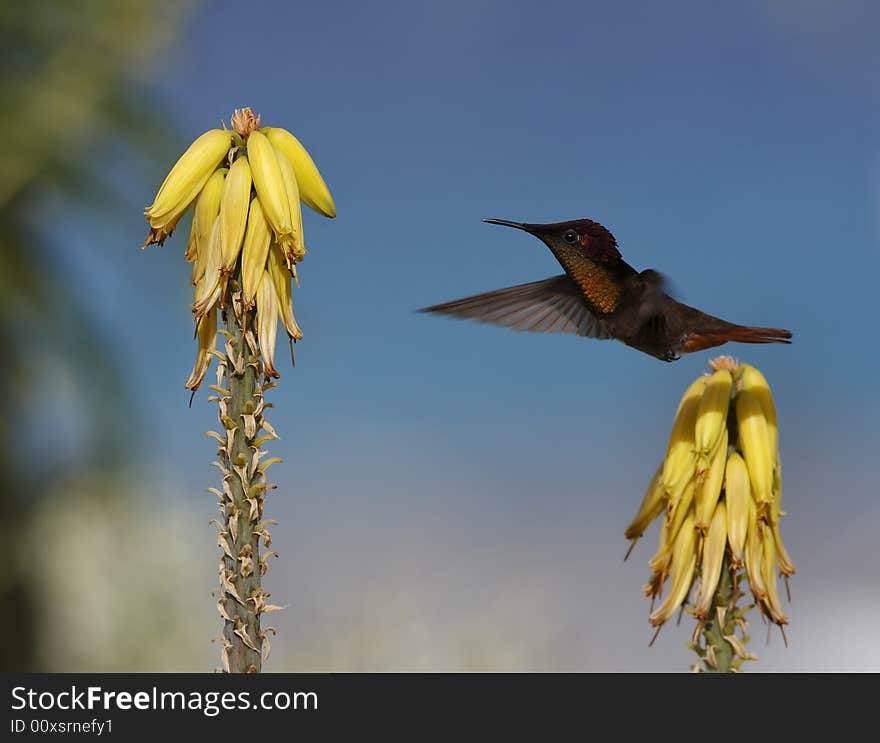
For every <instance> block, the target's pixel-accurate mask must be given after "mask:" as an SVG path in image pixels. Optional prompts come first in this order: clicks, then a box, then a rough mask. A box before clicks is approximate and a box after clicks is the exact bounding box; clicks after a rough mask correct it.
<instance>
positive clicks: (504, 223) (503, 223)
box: [483, 219, 529, 232]
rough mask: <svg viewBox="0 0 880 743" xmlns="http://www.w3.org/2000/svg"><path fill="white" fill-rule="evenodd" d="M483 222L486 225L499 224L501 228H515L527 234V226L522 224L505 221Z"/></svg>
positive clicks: (491, 220)
mask: <svg viewBox="0 0 880 743" xmlns="http://www.w3.org/2000/svg"><path fill="white" fill-rule="evenodd" d="M483 221H484V222H486V223H488V224H500V225H501V226H502V227H515V228H516V229H518V230H525V231H526V232H529V228H528V226H527V225H526V224H524V223H522V222H511V221H510V220H507V219H484V220H483Z"/></svg>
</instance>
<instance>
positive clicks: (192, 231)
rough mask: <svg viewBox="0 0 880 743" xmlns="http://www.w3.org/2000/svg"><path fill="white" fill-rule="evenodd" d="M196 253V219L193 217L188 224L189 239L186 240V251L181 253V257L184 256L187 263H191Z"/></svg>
mask: <svg viewBox="0 0 880 743" xmlns="http://www.w3.org/2000/svg"><path fill="white" fill-rule="evenodd" d="M197 254H198V246H197V245H196V220H195V218H193V221H192V223H191V224H190V226H189V240H187V241H186V251H185V252H184V254H183V257H184V258H186V261H187V263H192V262H193V261H195V259H196V255H197Z"/></svg>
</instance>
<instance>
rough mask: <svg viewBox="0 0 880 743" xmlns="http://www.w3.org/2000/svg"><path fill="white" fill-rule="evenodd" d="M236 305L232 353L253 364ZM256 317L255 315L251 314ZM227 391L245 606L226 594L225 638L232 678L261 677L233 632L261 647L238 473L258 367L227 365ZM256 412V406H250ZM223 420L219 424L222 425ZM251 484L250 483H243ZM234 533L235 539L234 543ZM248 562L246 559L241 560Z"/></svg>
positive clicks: (232, 569)
mask: <svg viewBox="0 0 880 743" xmlns="http://www.w3.org/2000/svg"><path fill="white" fill-rule="evenodd" d="M240 267H241V264H240V263H239V272H238V274H237V275H236V276H235V277H234V278H232V279H230V281H229V286H228V288H227V291H228V293H229V296H232V295H233V293H235V292H238V291H239V287H240V285H241V272H240ZM234 306H235V304H234V303H233V302H229V306H228V307H227V311H226V330H227V331H228V332H229V334H230V343H231V345H232V352H233V355H234V356H235V357H236V358H244V359H245V360H246V361H247V362H251V361H255V359H254V358H253V354H251V352H250V349H249V348H248V345H247V342H246V341H245V337H244V332H243V329H242V322H243V318H244V317H248V315H247V314H246V313H242V314H243V317H239V316H237V315H236V312H235V311H234V309H233V308H234ZM251 317H252V315H251ZM226 389H227V390H228V391H229V397H228V398H227V408H226V414H227V421H228V420H229V419H231V421H232V422H234V423H235V424H237V428H236V429H235V433H234V439H233V445H232V452H231V456H230V461H229V462H228V464H227V466H228V467H229V470H230V473H231V474H230V475H227V478H228V483H229V486H230V489H231V492H232V502H231V504H230V503H227V507H226V518H225V522H226V523H225V524H224V527H225V530H226V533H227V534H228V535H229V538H228V542H229V546H230V547H231V550H232V554H233V556H234V559H233V558H230V557H229V556H228V555H227V556H224V558H223V560H224V563H225V567H226V572H227V575H228V576H229V577H230V578H231V582H232V584H233V585H234V586H235V589H236V593H237V594H238V596H239V597H240V599H241V603H240V602H239V601H238V600H237V599H236V598H235V597H233V596H231V595H230V594H229V592H227V593H226V594H225V595H226V599H225V609H226V614H227V615H228V617H229V618H231V620H232V621H230V619H225V620H224V628H223V635H224V638H225V640H226V643H231V644H227V645H226V647H227V652H228V662H229V672H230V673H258V672H259V671H260V669H261V666H262V659H261V654H260V653H259V652H257V651H255V650H253V649H252V648H250V647H248V645H247V643H246V642H245V640H244V639H243V638H242V637H241V636H240V635H239V634H236V632H235V630H236V629H239V630H240V631H241V629H242V628H244V632H245V633H246V635H247V637H248V638H249V639H250V640H251V642H252V644H254V645H255V646H256V647H258V648H259V647H260V646H261V633H260V615H259V613H258V612H257V605H256V603H255V602H254V601H249V600H248V599H249V598H250V597H252V596H257V595H259V594H260V591H261V588H260V564H259V556H260V553H259V550H260V535H259V534H257V533H256V531H255V529H256V528H257V519H254V520H251V518H250V516H249V514H250V510H251V509H250V505H249V504H248V502H247V500H246V498H247V493H246V492H245V489H244V486H243V483H242V478H241V477H240V476H239V474H237V473H236V471H235V470H236V467H238V468H239V469H240V470H242V471H245V472H247V471H248V470H249V467H250V463H251V459H252V457H253V450H252V449H251V446H250V444H249V442H248V440H247V438H246V436H245V427H244V425H243V419H242V413H243V412H245V406H246V405H247V404H248V403H249V402H250V405H251V406H255V405H256V403H257V398H256V392H257V370H256V364H253V363H246V364H245V365H244V369H243V372H242V373H237V372H236V371H235V369H234V368H233V365H232V363H231V362H230V361H229V360H227V363H226ZM251 410H253V407H251ZM222 423H223V421H222V420H221V424H222ZM245 479H246V481H247V482H250V478H245ZM236 515H237V517H238V518H237V528H230V526H231V524H230V520H231V519H233V518H235V516H236ZM233 533H234V534H235V538H234V539H233V536H232V535H233ZM242 558H244V559H242Z"/></svg>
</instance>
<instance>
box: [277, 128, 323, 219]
mask: <svg viewBox="0 0 880 743" xmlns="http://www.w3.org/2000/svg"><path fill="white" fill-rule="evenodd" d="M262 132H263V133H264V134H265V135H266V136H267V137H268V138H269V141H270V142H271V143H272V145H273V147H275V149H277V150H279V151H280V152H283V153H284V155H285V156H286V157H287V159H288V160H290V163H291V165H293V170H294V172H295V173H296V180H297V183H298V184H299V195H300V198H301V199H302V202H303V203H304V204H305V205H306V206H307V207H309V209H313V210H314V211H316V212H318V213H319V214H323V215H324V216H325V217H335V216H336V205H335V204H334V203H333V197H332V196H331V195H330V190H329V189H328V188H327V185H326V184H325V183H324V179H323V178H322V177H321V173H320V172H319V171H318V168H317V167H316V166H315V163H314V161H313V160H312V157H311V155H309V153H308V151H307V150H306V148H305V147H303V146H302V144H301V143H300V141H299V140H298V139H297V138H296V137H295V136H293V134H291V133H290V132H289V131H287V130H286V129H282V128H280V127H274V126H273V127H263V129H262Z"/></svg>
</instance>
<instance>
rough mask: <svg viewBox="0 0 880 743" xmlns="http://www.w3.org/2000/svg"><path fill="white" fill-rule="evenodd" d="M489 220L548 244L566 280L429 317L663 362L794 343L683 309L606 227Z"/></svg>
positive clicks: (481, 298)
mask: <svg viewBox="0 0 880 743" xmlns="http://www.w3.org/2000/svg"><path fill="white" fill-rule="evenodd" d="M484 221H486V222H490V223H492V224H501V225H505V226H508V227H516V228H518V229H521V230H525V231H526V232H529V233H531V234H533V235H535V236H536V237H538V238H540V239H541V240H542V241H543V242H544V243H545V244H546V245H547V247H549V248H550V250H551V251H552V252H553V255H554V256H555V257H556V260H558V261H559V263H560V265H561V266H562V267H563V268H564V269H565V273H564V274H561V275H560V276H553V277H552V278H549V279H544V280H543V281H535V282H532V283H530V284H521V285H519V286H513V287H510V288H508V289H499V290H497V291H493V292H487V293H486V294H478V295H476V296H473V297H466V298H464V299H458V300H455V301H453V302H447V303H445V304H438V305H435V306H433V307H426V308H425V310H424V311H425V312H438V313H442V314H447V315H452V316H456V317H463V318H469V319H471V320H477V321H480V322H487V323H493V324H496V325H504V326H506V327H509V328H513V329H514V330H524V331H532V332H548V333H553V332H556V333H574V334H576V335H581V336H585V337H589V338H597V339H600V340H604V339H608V338H615V339H616V340H619V341H621V342H623V343H625V344H626V345H628V346H631V347H632V348H635V349H638V350H639V351H643V352H644V353H647V354H649V355H650V356H654V357H656V358H658V359H662V360H663V361H674V360H675V359H678V358H680V357H681V355H682V354H684V353H692V352H693V351H701V350H703V349H705V348H712V347H714V346H720V345H721V344H723V343H727V342H728V341H736V342H740V343H790V341H789V340H788V339H789V338H791V333H790V332H789V331H787V330H781V329H778V328H758V327H748V326H744V325H735V324H734V323H729V322H727V321H725V320H720V319H719V318H717V317H712V315H707V314H706V313H705V312H700V310H697V309H694V308H693V307H689V306H688V305H686V304H682V303H681V302H677V301H676V300H675V299H673V298H672V297H670V296H669V295H668V294H666V292H665V291H664V290H663V285H664V282H663V277H662V276H661V275H660V274H659V273H657V272H656V271H653V270H651V269H647V270H645V271H642V272H641V273H639V272H638V271H636V270H635V269H634V268H633V267H632V266H630V265H629V264H628V263H626V261H624V260H623V258H622V256H621V255H620V251H619V250H618V249H617V243H616V241H615V239H614V236H613V235H612V234H611V233H610V232H609V231H608V230H607V229H605V227H603V226H602V225H600V224H599V223H598V222H593V221H591V220H589V219H579V220H576V221H573V222H558V223H555V224H520V223H517V222H508V221H506V220H501V219H486V220H484Z"/></svg>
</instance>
